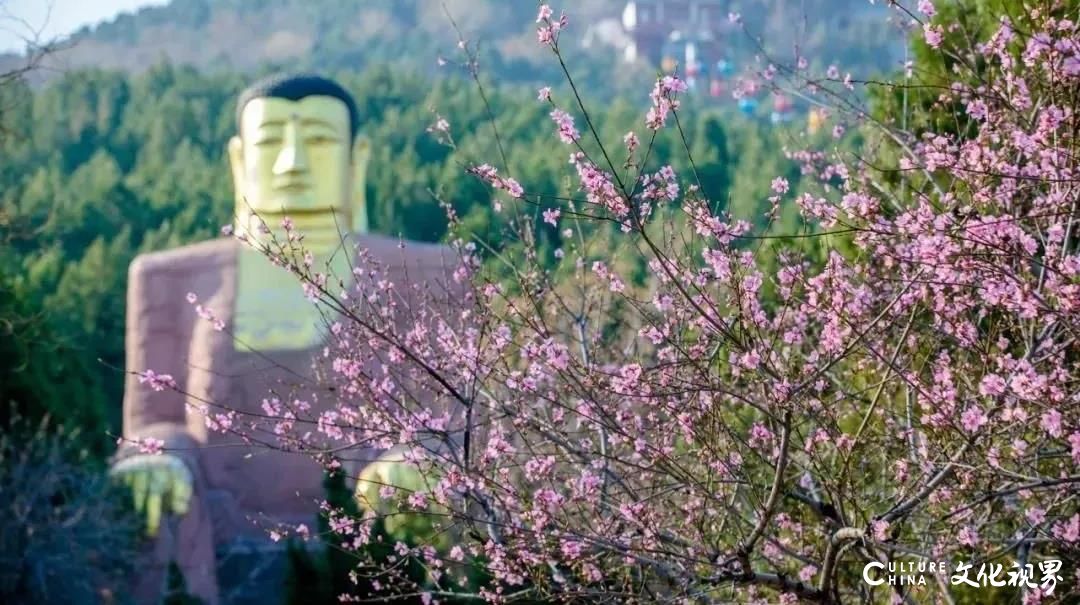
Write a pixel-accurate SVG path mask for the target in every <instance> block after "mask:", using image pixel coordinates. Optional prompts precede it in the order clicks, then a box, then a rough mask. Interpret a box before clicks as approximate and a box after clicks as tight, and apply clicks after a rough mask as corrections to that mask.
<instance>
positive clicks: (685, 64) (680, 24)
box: [622, 0, 796, 124]
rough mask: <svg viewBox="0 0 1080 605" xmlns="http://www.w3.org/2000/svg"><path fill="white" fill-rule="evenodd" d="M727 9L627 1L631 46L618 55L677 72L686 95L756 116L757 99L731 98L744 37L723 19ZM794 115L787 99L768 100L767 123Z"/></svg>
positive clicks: (697, 2) (679, 0)
mask: <svg viewBox="0 0 1080 605" xmlns="http://www.w3.org/2000/svg"><path fill="white" fill-rule="evenodd" d="M730 5H731V3H730V1H729V0H631V1H629V2H627V3H626V5H625V7H624V9H623V13H622V23H623V28H624V29H625V31H626V32H627V34H629V36H630V38H631V39H632V43H631V44H630V45H629V47H628V48H627V49H626V51H625V52H624V55H625V58H626V59H627V60H628V61H644V62H646V63H648V64H650V65H655V66H657V67H658V68H659V69H660V70H661V71H662V72H664V73H676V72H677V73H678V74H679V75H680V77H682V78H683V79H684V80H685V81H686V83H687V87H688V88H689V89H690V91H691V94H694V93H696V94H701V95H707V96H708V97H711V98H712V99H715V101H716V102H717V103H725V102H730V103H735V104H736V106H737V107H738V109H739V111H740V112H742V113H744V114H747V115H758V112H759V108H760V105H761V100H760V99H757V98H753V97H747V96H740V97H739V98H737V99H736V98H735V95H734V94H733V93H734V88H735V82H734V79H735V78H736V77H737V75H738V72H739V71H740V69H739V66H738V65H737V63H736V62H737V60H738V58H737V55H738V52H737V50H738V49H739V48H740V47H741V44H742V43H743V40H742V39H743V38H744V37H745V34H744V32H742V31H741V29H740V28H739V26H738V25H736V24H735V23H732V22H731V20H729V18H728V12H727V11H728V9H729V8H730ZM795 114H796V107H795V104H794V103H793V102H792V100H791V98H790V97H787V96H785V95H774V97H773V98H772V100H771V107H770V111H769V113H768V118H769V121H770V122H772V123H773V124H781V123H787V122H791V121H792V120H793V119H794V118H795Z"/></svg>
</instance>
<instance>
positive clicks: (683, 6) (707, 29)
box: [622, 0, 729, 68]
mask: <svg viewBox="0 0 1080 605" xmlns="http://www.w3.org/2000/svg"><path fill="white" fill-rule="evenodd" d="M728 4H729V0H631V1H630V2H627V3H626V7H625V8H624V9H623V15H622V22H623V28H624V29H625V30H626V32H627V33H628V34H630V37H631V38H632V39H633V44H631V45H630V46H628V47H627V48H626V50H625V57H626V59H627V60H628V61H636V60H638V59H641V60H644V61H647V62H649V63H652V64H653V65H659V64H661V62H663V61H664V59H665V58H668V59H672V58H674V59H675V60H676V61H678V62H680V63H684V62H685V61H686V57H685V51H683V52H680V53H678V54H679V56H678V57H671V56H665V55H671V54H672V42H677V43H679V44H680V47H681V48H685V44H690V45H692V48H693V51H691V54H692V55H694V56H697V57H702V56H713V53H714V51H715V49H716V46H717V43H718V41H719V37H720V35H721V30H722V28H723V27H724V25H725V24H726V19H727V17H726V14H725V13H724V9H725V8H726V7H727V5H728ZM673 34H675V35H674V36H673ZM683 67H684V68H685V66H683Z"/></svg>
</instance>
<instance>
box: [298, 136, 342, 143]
mask: <svg viewBox="0 0 1080 605" xmlns="http://www.w3.org/2000/svg"><path fill="white" fill-rule="evenodd" d="M305 142H306V143H307V144H308V145H329V144H331V143H336V142H337V139H336V138H335V137H331V136H327V135H324V134H317V135H313V136H310V137H307V139H305Z"/></svg>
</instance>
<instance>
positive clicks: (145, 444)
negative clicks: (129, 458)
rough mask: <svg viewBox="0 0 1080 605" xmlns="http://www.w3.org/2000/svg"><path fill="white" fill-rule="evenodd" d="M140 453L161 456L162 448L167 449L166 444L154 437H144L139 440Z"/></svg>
mask: <svg viewBox="0 0 1080 605" xmlns="http://www.w3.org/2000/svg"><path fill="white" fill-rule="evenodd" d="M138 443H139V453H140V454H150V455H158V454H161V451H162V448H163V447H165V442H164V441H162V440H161V439H156V438H154V437H143V438H142V439H139V441H138Z"/></svg>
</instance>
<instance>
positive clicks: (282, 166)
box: [273, 116, 308, 178]
mask: <svg viewBox="0 0 1080 605" xmlns="http://www.w3.org/2000/svg"><path fill="white" fill-rule="evenodd" d="M273 170H274V175H275V176H279V177H292V178H295V177H298V176H301V175H303V174H306V173H307V171H308V156H307V149H306V148H305V147H304V139H303V137H302V136H300V123H299V119H298V118H297V116H293V117H291V118H290V119H289V121H287V122H286V123H285V132H284V133H283V138H282V145H281V152H280V153H278V156H277V159H276V160H275V161H274V167H273Z"/></svg>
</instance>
